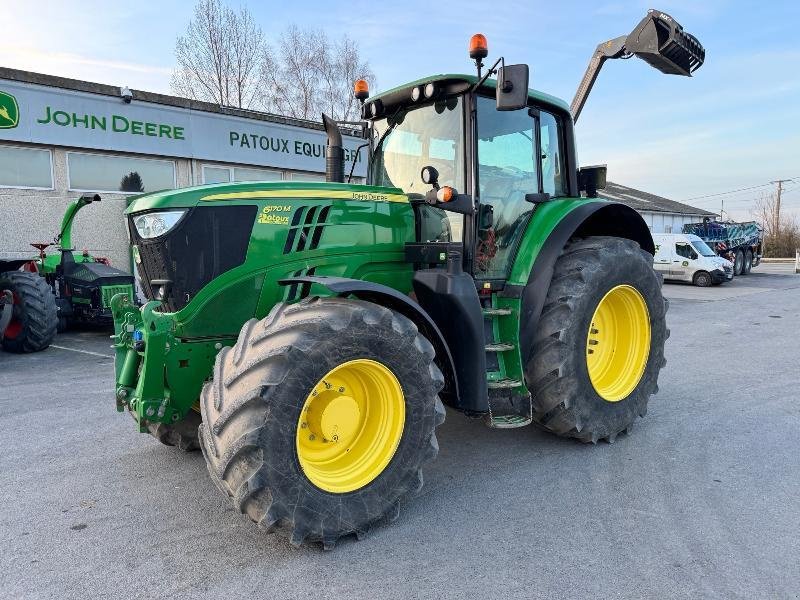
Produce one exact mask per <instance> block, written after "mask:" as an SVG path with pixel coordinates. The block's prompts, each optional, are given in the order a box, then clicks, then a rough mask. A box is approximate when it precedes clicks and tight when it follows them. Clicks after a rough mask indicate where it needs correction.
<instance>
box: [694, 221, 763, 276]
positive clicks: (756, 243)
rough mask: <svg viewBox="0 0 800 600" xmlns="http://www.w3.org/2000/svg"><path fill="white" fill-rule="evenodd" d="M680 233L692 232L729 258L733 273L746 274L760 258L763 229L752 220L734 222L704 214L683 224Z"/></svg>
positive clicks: (719, 254)
mask: <svg viewBox="0 0 800 600" xmlns="http://www.w3.org/2000/svg"><path fill="white" fill-rule="evenodd" d="M683 233H691V234H693V235H696V236H697V237H699V238H700V239H701V240H703V241H704V242H705V243H706V244H708V246H709V247H711V249H712V250H714V252H716V254H717V255H718V256H721V257H723V258H726V259H728V260H729V261H731V262H732V263H733V274H734V275H747V274H748V273H749V272H750V269H752V268H753V267H757V266H758V264H759V263H760V262H761V255H762V252H763V247H764V229H763V228H762V227H761V225H759V224H758V223H756V222H755V221H745V222H742V223H734V222H733V221H726V222H721V221H712V220H711V219H709V218H705V219H703V222H702V223H687V224H686V225H684V226H683Z"/></svg>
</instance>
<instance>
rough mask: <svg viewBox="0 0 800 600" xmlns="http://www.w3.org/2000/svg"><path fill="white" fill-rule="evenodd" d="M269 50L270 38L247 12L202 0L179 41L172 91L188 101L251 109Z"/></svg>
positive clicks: (213, 0) (216, 2) (216, 1)
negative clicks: (188, 99)
mask: <svg viewBox="0 0 800 600" xmlns="http://www.w3.org/2000/svg"><path fill="white" fill-rule="evenodd" d="M263 49H264V34H263V33H262V31H261V28H260V27H259V26H258V25H256V23H255V21H254V20H253V17H252V15H251V14H250V12H249V11H248V10H247V9H246V8H240V9H239V10H238V11H234V10H232V9H231V8H229V7H227V6H223V5H222V4H221V3H220V0H200V1H199V2H198V3H197V5H196V6H195V10H194V18H193V19H192V20H190V21H189V26H188V27H187V29H186V35H183V36H180V37H179V38H178V40H177V42H176V43H175V59H176V62H177V64H176V66H175V70H174V71H173V73H172V79H171V82H170V87H171V88H172V91H173V93H176V94H178V95H181V96H185V97H187V98H193V99H197V100H205V101H207V102H214V103H216V104H220V105H225V106H236V107H239V108H251V107H252V106H253V104H254V100H255V95H256V91H257V90H258V87H257V86H258V81H257V76H258V75H259V71H260V70H261V69H260V63H261V61H262V60H263V56H264V52H263Z"/></svg>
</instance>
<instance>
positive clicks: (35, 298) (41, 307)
mask: <svg viewBox="0 0 800 600" xmlns="http://www.w3.org/2000/svg"><path fill="white" fill-rule="evenodd" d="M0 290H10V291H11V293H12V294H13V297H14V304H13V309H12V310H13V313H12V317H11V322H10V323H9V324H8V327H6V331H5V335H4V337H3V342H2V345H3V350H6V351H7V352H18V353H22V352H38V351H40V350H44V349H45V348H47V347H48V346H49V345H50V344H51V343H52V342H53V338H54V337H55V335H56V328H57V326H58V310H57V309H56V298H55V296H54V295H53V290H52V289H51V288H50V286H49V285H47V282H46V281H45V279H44V277H41V276H40V275H39V274H37V273H30V272H27V271H6V272H4V273H0ZM8 309H9V307H6V308H5V309H4V310H8Z"/></svg>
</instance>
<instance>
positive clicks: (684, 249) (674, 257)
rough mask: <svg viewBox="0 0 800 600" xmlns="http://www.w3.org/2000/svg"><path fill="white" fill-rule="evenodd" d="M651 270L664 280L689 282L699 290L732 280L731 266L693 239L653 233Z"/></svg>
mask: <svg viewBox="0 0 800 600" xmlns="http://www.w3.org/2000/svg"><path fill="white" fill-rule="evenodd" d="M653 242H654V243H655V245H656V254H655V256H654V257H653V268H654V269H655V270H656V271H658V272H659V273H661V275H663V277H664V279H666V280H673V281H689V282H691V283H693V284H694V285H698V286H700V287H708V286H710V285H717V284H720V283H723V282H725V281H730V280H731V279H733V264H732V263H731V262H730V261H729V260H726V259H724V258H722V257H720V256H717V254H716V253H715V252H714V251H713V250H712V249H711V248H709V247H708V245H707V244H706V243H705V242H704V241H703V240H701V239H700V238H699V237H697V236H696V235H692V234H686V233H654V234H653Z"/></svg>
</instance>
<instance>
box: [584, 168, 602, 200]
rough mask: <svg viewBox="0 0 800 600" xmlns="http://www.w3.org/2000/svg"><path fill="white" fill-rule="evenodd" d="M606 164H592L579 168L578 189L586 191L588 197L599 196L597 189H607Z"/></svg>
mask: <svg viewBox="0 0 800 600" xmlns="http://www.w3.org/2000/svg"><path fill="white" fill-rule="evenodd" d="M607 172H608V167H606V165H592V166H590V167H581V168H580V169H578V189H579V190H580V191H581V192H586V197H587V198H597V190H602V189H605V187H606V173H607Z"/></svg>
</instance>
